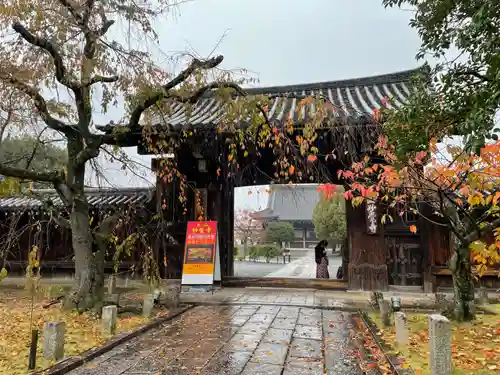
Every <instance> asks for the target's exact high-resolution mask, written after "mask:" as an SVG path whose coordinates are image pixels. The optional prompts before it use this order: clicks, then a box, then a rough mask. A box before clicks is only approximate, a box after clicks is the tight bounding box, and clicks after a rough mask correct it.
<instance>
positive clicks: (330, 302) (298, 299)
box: [181, 288, 435, 310]
mask: <svg viewBox="0 0 500 375" xmlns="http://www.w3.org/2000/svg"><path fill="white" fill-rule="evenodd" d="M393 295H397V296H399V297H400V298H401V305H402V306H403V307H405V308H433V307H434V301H435V297H434V294H424V293H401V292H385V293H384V298H390V297H391V296H393ZM181 301H182V302H183V303H194V304H199V303H203V304H234V305H247V304H259V305H280V306H283V305H287V306H298V307H310V308H327V309H339V310H342V309H345V310H349V309H353V310H356V309H360V308H367V307H369V306H370V292H344V291H329V290H313V289H294V288H222V289H218V290H215V291H214V293H213V294H212V293H210V292H209V293H182V294H181Z"/></svg>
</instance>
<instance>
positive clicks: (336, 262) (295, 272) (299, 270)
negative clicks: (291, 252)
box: [267, 251, 342, 279]
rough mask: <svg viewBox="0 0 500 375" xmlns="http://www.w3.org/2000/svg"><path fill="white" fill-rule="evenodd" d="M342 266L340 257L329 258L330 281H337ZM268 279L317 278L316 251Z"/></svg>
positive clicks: (272, 274)
mask: <svg viewBox="0 0 500 375" xmlns="http://www.w3.org/2000/svg"><path fill="white" fill-rule="evenodd" d="M341 265H342V258H341V257H339V256H331V257H330V258H329V266H328V270H329V271H330V279H336V277H337V269H338V268H339V267H340V266H341ZM267 277H290V278H301V279H315V278H316V262H315V260H314V251H311V252H310V254H308V255H307V256H305V257H302V258H299V259H296V260H294V261H292V262H290V263H288V264H287V265H286V266H284V267H283V268H281V269H280V270H278V271H275V272H272V273H270V274H268V275H267Z"/></svg>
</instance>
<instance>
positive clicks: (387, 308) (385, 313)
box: [379, 299, 391, 327]
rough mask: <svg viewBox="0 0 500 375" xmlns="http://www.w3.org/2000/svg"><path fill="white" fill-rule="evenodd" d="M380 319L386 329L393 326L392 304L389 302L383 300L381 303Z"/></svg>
mask: <svg viewBox="0 0 500 375" xmlns="http://www.w3.org/2000/svg"><path fill="white" fill-rule="evenodd" d="M379 303H380V319H382V323H383V324H384V326H385V327H390V326H391V303H390V302H389V301H388V300H385V299H384V300H381V301H380V302H379Z"/></svg>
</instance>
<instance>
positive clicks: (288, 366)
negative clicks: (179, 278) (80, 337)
mask: <svg viewBox="0 0 500 375" xmlns="http://www.w3.org/2000/svg"><path fill="white" fill-rule="evenodd" d="M350 318H351V316H350V314H349V313H345V312H337V311H328V310H320V309H311V308H299V307H291V306H262V305H247V306H199V307H196V308H194V309H192V310H190V311H188V312H187V313H185V314H183V315H182V316H181V317H179V318H177V319H176V320H174V321H172V322H170V323H166V324H164V325H163V326H161V327H160V328H158V329H155V330H152V331H149V332H147V333H145V334H143V335H142V336H139V337H138V338H136V339H134V340H133V341H131V342H128V343H126V344H123V345H120V346H118V347H117V348H115V349H113V350H112V351H110V352H108V353H106V354H105V355H103V356H101V357H98V358H96V359H95V360H93V361H91V362H89V363H87V364H86V365H84V366H83V367H80V368H78V369H75V370H73V371H71V372H69V373H68V374H69V375H139V374H141V375H181V374H183V375H191V374H192V375H195V374H196V375H198V374H199V375H250V374H251V375H264V374H265V375H323V374H327V375H358V374H359V375H361V374H362V372H361V371H360V369H359V366H358V362H357V361H358V357H359V355H358V351H357V349H356V348H355V347H354V345H353V342H352V341H351V334H350V330H352V329H353V326H352V324H351V322H350Z"/></svg>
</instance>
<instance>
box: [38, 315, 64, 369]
mask: <svg viewBox="0 0 500 375" xmlns="http://www.w3.org/2000/svg"><path fill="white" fill-rule="evenodd" d="M65 331H66V324H65V323H64V322H47V323H45V326H44V328H43V358H45V359H47V360H49V361H53V360H55V361H58V360H60V359H61V358H63V357H64V333H65Z"/></svg>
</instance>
